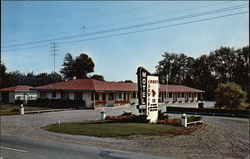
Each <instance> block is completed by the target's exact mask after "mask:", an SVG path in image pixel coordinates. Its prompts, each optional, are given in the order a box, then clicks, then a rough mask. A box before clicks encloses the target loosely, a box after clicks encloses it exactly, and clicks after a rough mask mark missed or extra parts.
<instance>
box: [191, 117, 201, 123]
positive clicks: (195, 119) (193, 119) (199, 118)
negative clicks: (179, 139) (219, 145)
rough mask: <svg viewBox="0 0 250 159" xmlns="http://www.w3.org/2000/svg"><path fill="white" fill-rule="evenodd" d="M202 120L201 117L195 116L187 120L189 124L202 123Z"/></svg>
mask: <svg viewBox="0 0 250 159" xmlns="http://www.w3.org/2000/svg"><path fill="white" fill-rule="evenodd" d="M201 118H202V117H201V116H194V115H192V116H189V117H188V118H187V122H188V123H189V122H193V121H200V120H201Z"/></svg>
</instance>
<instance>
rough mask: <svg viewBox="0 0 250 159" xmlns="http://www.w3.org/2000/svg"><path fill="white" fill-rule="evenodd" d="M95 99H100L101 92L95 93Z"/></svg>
mask: <svg viewBox="0 0 250 159" xmlns="http://www.w3.org/2000/svg"><path fill="white" fill-rule="evenodd" d="M95 100H96V101H99V94H98V93H96V94H95Z"/></svg>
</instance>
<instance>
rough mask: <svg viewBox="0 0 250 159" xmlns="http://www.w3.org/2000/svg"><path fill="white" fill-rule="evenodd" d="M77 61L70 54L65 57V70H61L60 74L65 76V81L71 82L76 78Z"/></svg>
mask: <svg viewBox="0 0 250 159" xmlns="http://www.w3.org/2000/svg"><path fill="white" fill-rule="evenodd" d="M74 67H75V59H74V57H73V56H72V55H71V54H70V53H67V54H66V55H65V57H64V62H63V68H62V69H61V71H60V73H61V74H63V76H64V78H65V79H68V80H71V79H73V78H74V76H75V69H74Z"/></svg>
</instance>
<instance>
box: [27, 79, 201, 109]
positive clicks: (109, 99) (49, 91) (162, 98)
mask: <svg viewBox="0 0 250 159" xmlns="http://www.w3.org/2000/svg"><path fill="white" fill-rule="evenodd" d="M137 89H138V88H137V84H136V83H120V82H104V81H98V80H94V79H74V80H69V81H65V82H59V83H54V84H50V85H44V86H39V87H34V88H32V89H31V90H34V91H37V98H38V99H40V100H41V99H47V100H48V99H49V100H50V99H51V100H52V99H57V100H78V101H79V100H82V101H84V102H83V103H84V105H83V106H84V107H86V108H97V107H117V106H128V105H131V104H137V103H138V98H137ZM159 90H160V93H159V102H160V103H176V102H197V101H198V100H202V93H204V91H202V90H198V89H194V88H190V87H186V86H180V85H160V88H159Z"/></svg>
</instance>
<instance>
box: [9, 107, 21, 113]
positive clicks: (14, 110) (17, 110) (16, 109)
mask: <svg viewBox="0 0 250 159" xmlns="http://www.w3.org/2000/svg"><path fill="white" fill-rule="evenodd" d="M11 111H12V112H19V111H20V108H18V107H17V108H14V109H12V110H11Z"/></svg>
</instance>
